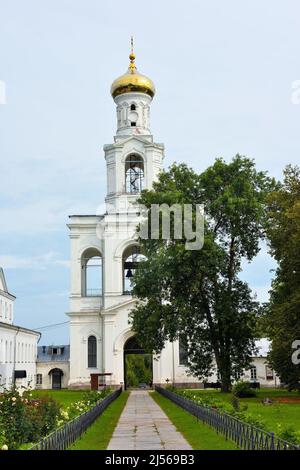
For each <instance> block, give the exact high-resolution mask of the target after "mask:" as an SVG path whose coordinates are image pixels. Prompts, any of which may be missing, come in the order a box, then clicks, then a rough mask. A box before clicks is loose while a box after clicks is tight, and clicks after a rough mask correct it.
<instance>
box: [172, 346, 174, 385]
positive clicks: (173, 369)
mask: <svg viewBox="0 0 300 470" xmlns="http://www.w3.org/2000/svg"><path fill="white" fill-rule="evenodd" d="M172 379H173V380H172V382H173V387H175V354H174V341H172Z"/></svg>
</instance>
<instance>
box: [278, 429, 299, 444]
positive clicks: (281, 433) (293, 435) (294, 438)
mask: <svg viewBox="0 0 300 470" xmlns="http://www.w3.org/2000/svg"><path fill="white" fill-rule="evenodd" d="M276 435H277V436H278V437H280V438H281V439H283V440H285V441H287V442H291V443H292V444H300V431H296V430H295V429H294V428H293V427H292V426H288V427H287V428H284V427H283V426H282V424H278V425H277V429H276Z"/></svg>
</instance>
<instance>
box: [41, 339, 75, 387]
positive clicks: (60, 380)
mask: <svg viewBox="0 0 300 470" xmlns="http://www.w3.org/2000/svg"><path fill="white" fill-rule="evenodd" d="M69 360H70V346H69V345H60V346H39V347H38V354H37V363H36V384H35V387H36V388H43V389H50V388H53V389H60V388H67V387H68V382H69V376H70V362H69Z"/></svg>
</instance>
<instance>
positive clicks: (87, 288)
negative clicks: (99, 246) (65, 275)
mask: <svg viewBox="0 0 300 470" xmlns="http://www.w3.org/2000/svg"><path fill="white" fill-rule="evenodd" d="M81 269H82V295H83V296H84V297H99V296H100V295H102V256H101V253H100V252H99V251H98V250H96V248H90V249H88V250H86V251H85V252H84V253H83V255H82V259H81Z"/></svg>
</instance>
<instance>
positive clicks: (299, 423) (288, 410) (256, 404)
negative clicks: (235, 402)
mask: <svg viewBox="0 0 300 470" xmlns="http://www.w3.org/2000/svg"><path fill="white" fill-rule="evenodd" d="M193 393H194V394H195V395H196V394H200V395H212V396H214V397H216V398H218V399H220V400H222V401H226V402H230V400H231V397H232V395H231V394H228V393H221V392H220V391H217V390H193ZM266 397H268V398H270V399H271V400H272V401H273V404H272V405H267V406H266V405H263V404H262V400H263V399H264V398H266ZM286 399H288V400H291V401H292V402H291V403H281V401H285V400H286ZM240 403H241V404H242V405H243V404H244V403H246V404H247V406H248V410H247V412H249V413H251V414H252V415H255V416H259V417H260V419H262V420H263V421H264V422H265V423H266V425H267V427H268V428H269V429H270V430H272V431H274V432H275V433H276V428H277V425H278V424H282V425H283V426H284V427H288V426H292V427H293V428H294V429H295V430H296V431H300V395H299V393H297V392H288V391H287V390H283V389H269V388H265V389H261V390H258V391H257V397H255V398H240Z"/></svg>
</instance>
